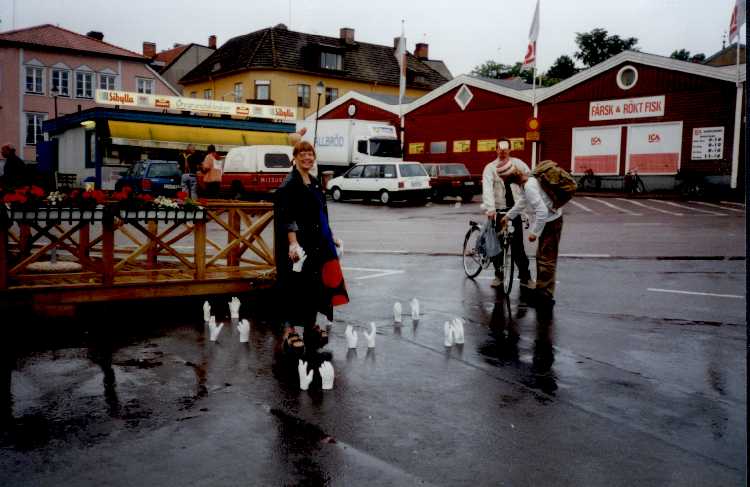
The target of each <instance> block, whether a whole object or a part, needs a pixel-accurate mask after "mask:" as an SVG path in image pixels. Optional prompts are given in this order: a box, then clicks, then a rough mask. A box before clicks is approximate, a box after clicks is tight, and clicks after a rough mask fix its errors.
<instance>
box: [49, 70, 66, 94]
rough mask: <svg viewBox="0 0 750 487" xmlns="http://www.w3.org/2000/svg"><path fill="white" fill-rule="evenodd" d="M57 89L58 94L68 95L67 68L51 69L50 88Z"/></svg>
mask: <svg viewBox="0 0 750 487" xmlns="http://www.w3.org/2000/svg"><path fill="white" fill-rule="evenodd" d="M55 89H57V94H58V96H70V71H68V70H67V69H53V70H52V89H51V90H50V91H52V90H55Z"/></svg>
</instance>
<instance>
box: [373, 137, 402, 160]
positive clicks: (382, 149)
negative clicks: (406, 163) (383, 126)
mask: <svg viewBox="0 0 750 487" xmlns="http://www.w3.org/2000/svg"><path fill="white" fill-rule="evenodd" d="M370 155H371V156H377V157H401V143H400V142H399V141H398V140H394V139H370Z"/></svg>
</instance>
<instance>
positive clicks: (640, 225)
mask: <svg viewBox="0 0 750 487" xmlns="http://www.w3.org/2000/svg"><path fill="white" fill-rule="evenodd" d="M623 225H625V226H633V227H642V226H644V225H664V224H663V223H661V222H625V223H623Z"/></svg>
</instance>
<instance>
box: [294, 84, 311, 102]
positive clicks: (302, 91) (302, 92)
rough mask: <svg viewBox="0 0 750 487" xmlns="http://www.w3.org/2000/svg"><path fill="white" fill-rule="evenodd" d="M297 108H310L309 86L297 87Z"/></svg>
mask: <svg viewBox="0 0 750 487" xmlns="http://www.w3.org/2000/svg"><path fill="white" fill-rule="evenodd" d="M297 106H298V107H304V108H310V85H297Z"/></svg>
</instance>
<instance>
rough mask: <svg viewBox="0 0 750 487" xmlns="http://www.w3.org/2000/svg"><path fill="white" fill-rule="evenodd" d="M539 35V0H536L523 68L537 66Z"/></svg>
mask: <svg viewBox="0 0 750 487" xmlns="http://www.w3.org/2000/svg"><path fill="white" fill-rule="evenodd" d="M537 37H539V0H536V8H535V9H534V19H533V20H532V21H531V28H530V29H529V46H528V47H527V48H526V55H525V56H524V57H523V69H529V68H534V67H536V39H537Z"/></svg>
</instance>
